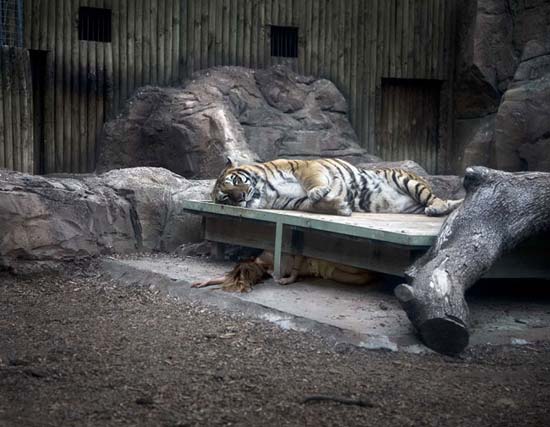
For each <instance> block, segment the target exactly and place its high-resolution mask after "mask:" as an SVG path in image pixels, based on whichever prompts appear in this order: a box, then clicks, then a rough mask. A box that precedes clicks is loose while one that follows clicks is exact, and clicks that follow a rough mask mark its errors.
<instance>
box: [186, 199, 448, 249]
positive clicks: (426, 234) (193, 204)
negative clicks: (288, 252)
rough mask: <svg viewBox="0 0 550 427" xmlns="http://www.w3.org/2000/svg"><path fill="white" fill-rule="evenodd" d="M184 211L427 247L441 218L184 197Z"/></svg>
mask: <svg viewBox="0 0 550 427" xmlns="http://www.w3.org/2000/svg"><path fill="white" fill-rule="evenodd" d="M183 207H184V209H185V210H186V211H188V212H193V213H198V214H211V215H221V216H230V217H238V218H247V219H253V220H257V221H266V222H272V223H275V224H277V223H280V224H283V225H290V226H295V227H303V228H308V229H312V230H319V231H327V232H331V233H336V234H343V235H347V236H354V237H360V238H365V239H371V240H378V241H383V242H388V243H395V244H399V245H405V246H413V247H429V246H431V245H432V243H433V242H434V241H435V239H436V237H437V234H438V233H439V230H440V229H441V225H442V224H443V221H444V219H445V218H435V217H427V216H425V215H413V214H374V213H354V214H353V215H352V216H351V217H343V216H337V215H322V214H314V213H309V212H298V211H280V210H271V209H262V210H260V209H248V208H240V207H236V206H227V205H219V204H215V203H211V202H201V201H194V200H187V201H185V202H184V204H183Z"/></svg>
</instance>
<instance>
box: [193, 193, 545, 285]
mask: <svg viewBox="0 0 550 427" xmlns="http://www.w3.org/2000/svg"><path fill="white" fill-rule="evenodd" d="M184 210H185V211H187V212H189V213H194V214H198V215H202V216H203V217H204V227H205V230H204V231H205V238H206V239H207V240H210V241H212V242H216V243H218V244H221V245H223V244H225V243H230V244H238V245H242V246H248V247H254V248H260V249H269V250H272V251H274V253H275V274H276V275H277V274H280V265H281V254H282V253H283V252H285V253H290V254H300V255H305V256H310V257H315V258H321V259H326V260H330V261H335V262H340V263H343V264H347V265H352V266H355V267H360V268H366V269H370V270H373V271H378V272H381V273H386V274H393V275H396V276H403V272H404V271H405V269H406V268H407V267H408V266H409V265H410V264H411V263H412V262H414V260H416V259H417V258H418V257H419V256H421V255H422V254H423V253H424V252H425V251H427V249H428V248H429V247H430V246H431V245H432V243H433V242H434V241H435V239H436V237H437V235H438V233H439V230H440V229H441V226H442V224H443V222H444V220H445V218H434V217H427V216H425V215H411V214H371V213H368V214H367V213H354V214H353V215H352V216H351V217H342V216H336V215H320V214H312V213H306V212H298V211H279V210H270V209H263V210H258V209H246V208H239V207H235V206H225V205H219V204H214V203H211V202H200V201H192V200H188V201H185V202H184ZM546 242H548V239H538V240H535V241H529V242H526V244H525V245H522V247H521V248H518V250H516V251H515V252H514V253H513V254H510V255H509V256H507V257H505V258H503V259H502V260H501V262H499V263H498V264H497V265H495V267H494V268H493V269H492V270H491V271H490V272H488V274H487V275H486V277H534V278H541V277H542V278H550V263H549V262H548V259H550V258H548V254H549V253H550V250H549V247H548V244H547V243H546ZM547 264H548V265H547Z"/></svg>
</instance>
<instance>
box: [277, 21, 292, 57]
mask: <svg viewBox="0 0 550 427" xmlns="http://www.w3.org/2000/svg"><path fill="white" fill-rule="evenodd" d="M271 56H283V57H286V58H297V57H298V27H279V26H275V25H272V26H271Z"/></svg>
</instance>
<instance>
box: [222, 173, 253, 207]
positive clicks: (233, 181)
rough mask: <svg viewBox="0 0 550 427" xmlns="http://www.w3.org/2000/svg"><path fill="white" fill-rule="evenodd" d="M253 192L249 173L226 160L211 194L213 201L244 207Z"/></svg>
mask: <svg viewBox="0 0 550 427" xmlns="http://www.w3.org/2000/svg"><path fill="white" fill-rule="evenodd" d="M254 193H255V188H254V182H253V181H252V178H251V177H250V174H249V173H248V172H246V171H245V170H244V169H242V168H239V167H235V166H234V165H233V164H232V163H231V162H228V165H227V166H226V167H225V169H224V170H223V171H222V173H221V174H220V176H219V177H218V179H217V180H216V183H215V184H214V189H213V190H212V194H211V196H212V200H213V201H214V203H219V204H222V205H231V206H240V207H246V206H247V202H249V201H250V200H252V198H253V196H254Z"/></svg>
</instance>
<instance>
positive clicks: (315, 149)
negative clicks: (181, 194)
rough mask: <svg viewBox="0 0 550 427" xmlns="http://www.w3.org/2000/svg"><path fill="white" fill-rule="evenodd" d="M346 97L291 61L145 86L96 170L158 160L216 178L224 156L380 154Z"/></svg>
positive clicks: (108, 131)
mask: <svg viewBox="0 0 550 427" xmlns="http://www.w3.org/2000/svg"><path fill="white" fill-rule="evenodd" d="M346 113H347V103H346V101H345V99H344V97H343V95H342V94H341V93H340V92H339V91H338V90H337V89H336V87H335V86H334V84H332V83H331V82H330V81H328V80H325V79H316V78H313V77H305V76H301V75H298V74H296V73H294V72H293V71H291V70H290V69H288V68H285V67H282V66H275V67H272V68H270V69H267V70H251V69H247V68H242V67H217V68H211V69H208V70H203V71H199V72H197V73H195V74H194V75H193V77H192V79H191V80H190V81H188V82H186V83H185V85H184V87H181V88H159V87H144V88H141V89H140V90H138V91H137V92H136V93H135V95H134V96H133V97H132V98H131V99H130V100H129V101H128V103H127V105H126V108H125V111H124V112H123V113H122V114H121V115H119V117H117V118H116V119H114V120H112V121H110V122H108V123H107V124H106V125H105V127H104V129H103V137H102V140H101V142H100V153H99V160H98V166H97V168H98V171H106V170H110V169H113V168H119V167H133V166H160V167H165V168H167V169H169V170H171V171H173V172H175V173H177V174H179V175H182V176H184V177H187V178H215V177H216V175H217V173H218V172H219V171H220V170H221V169H222V168H223V165H224V164H225V161H226V158H227V157H231V158H232V159H233V160H236V161H238V162H239V161H241V162H243V161H244V162H250V161H254V160H260V161H267V160H272V159H274V158H278V157H289V158H290V157H293V158H307V157H321V156H323V157H340V158H344V159H346V160H349V161H351V162H353V163H357V162H360V161H369V160H373V159H376V158H375V157H374V156H369V155H368V154H367V153H366V152H365V150H363V149H362V148H361V147H360V146H359V145H358V143H357V142H358V140H357V136H356V134H355V132H354V130H353V128H352V126H351V124H350V123H349V121H348V119H347V115H346Z"/></svg>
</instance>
